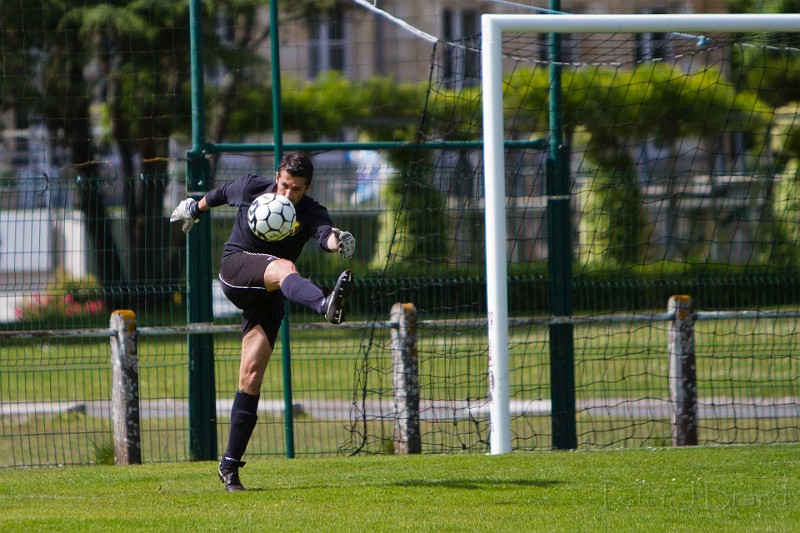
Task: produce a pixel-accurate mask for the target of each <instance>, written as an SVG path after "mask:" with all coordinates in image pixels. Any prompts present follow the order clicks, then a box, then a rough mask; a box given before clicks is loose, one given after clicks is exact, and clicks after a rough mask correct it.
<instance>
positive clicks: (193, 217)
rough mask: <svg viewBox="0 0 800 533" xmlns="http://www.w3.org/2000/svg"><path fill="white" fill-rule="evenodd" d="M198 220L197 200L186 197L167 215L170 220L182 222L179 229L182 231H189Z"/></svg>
mask: <svg viewBox="0 0 800 533" xmlns="http://www.w3.org/2000/svg"><path fill="white" fill-rule="evenodd" d="M199 220H200V209H199V208H198V207H197V201H196V200H193V199H191V198H187V199H186V200H183V201H182V202H181V203H179V204H178V207H176V208H175V210H174V211H173V212H172V216H170V217H169V221H170V222H183V226H181V229H182V230H183V232H184V233H189V230H191V229H192V226H193V225H194V223H195V222H198V221H199Z"/></svg>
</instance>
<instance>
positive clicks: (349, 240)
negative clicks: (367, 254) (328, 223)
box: [333, 228, 356, 259]
mask: <svg viewBox="0 0 800 533" xmlns="http://www.w3.org/2000/svg"><path fill="white" fill-rule="evenodd" d="M333 234H334V235H336V239H337V240H338V241H339V245H338V246H339V255H341V256H342V257H344V258H345V259H350V258H351V257H353V254H354V253H355V251H356V238H355V237H353V234H352V233H350V232H349V231H342V230H340V229H339V228H333Z"/></svg>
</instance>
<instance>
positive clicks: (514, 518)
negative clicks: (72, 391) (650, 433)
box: [0, 445, 800, 532]
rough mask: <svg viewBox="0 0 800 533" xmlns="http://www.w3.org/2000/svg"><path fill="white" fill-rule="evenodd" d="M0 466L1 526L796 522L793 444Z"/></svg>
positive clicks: (567, 526)
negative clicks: (223, 465)
mask: <svg viewBox="0 0 800 533" xmlns="http://www.w3.org/2000/svg"><path fill="white" fill-rule="evenodd" d="M214 470H215V465H214V464H213V463H209V462H200V463H165V464H147V465H141V466H124V467H123V466H92V467H68V468H35V469H6V470H0V530H2V531H25V532H27V531H80V532H87V531H144V530H147V531H170V532H172V531H215V530H223V531H231V530H237V531H336V532H339V531H454V532H455V531H458V532H464V531H548V532H551V531H653V532H658V531H720V532H730V531H797V530H798V529H800V475H798V474H800V447H798V445H776V446H752V447H744V446H737V447H709V448H691V449H688V448H683V449H637V450H615V451H579V452H541V453H514V454H510V455H505V456H497V457H492V456H484V455H447V456H437V455H424V456H402V457H401V456H373V457H352V458H332V459H296V460H255V461H250V462H249V463H248V465H247V466H246V467H245V468H244V469H243V470H242V481H243V482H244V483H245V486H247V487H248V488H249V489H250V490H248V491H246V492H243V493H237V494H228V493H225V492H224V491H223V489H222V486H221V484H220V483H219V482H218V481H217V479H216V475H215V472H214Z"/></svg>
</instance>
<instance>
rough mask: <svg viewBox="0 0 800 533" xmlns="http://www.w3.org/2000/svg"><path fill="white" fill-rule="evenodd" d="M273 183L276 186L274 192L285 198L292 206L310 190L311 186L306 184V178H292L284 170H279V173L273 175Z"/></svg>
mask: <svg viewBox="0 0 800 533" xmlns="http://www.w3.org/2000/svg"><path fill="white" fill-rule="evenodd" d="M275 182H276V183H277V184H278V189H277V190H276V191H275V192H277V193H278V194H280V195H281V196H285V197H286V198H288V199H289V200H290V201H291V202H292V203H293V204H296V203H297V202H299V201H300V199H301V198H302V197H303V196H305V194H306V192H308V190H309V189H310V188H311V184H310V183H308V180H307V179H306V178H300V177H297V176H292V175H291V174H289V173H288V172H286V171H285V170H281V171H280V173H278V174H276V175H275Z"/></svg>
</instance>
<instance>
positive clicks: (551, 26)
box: [481, 14, 800, 455]
mask: <svg viewBox="0 0 800 533" xmlns="http://www.w3.org/2000/svg"><path fill="white" fill-rule="evenodd" d="M756 31H769V32H776V31H783V32H797V31H800V15H797V14H676V15H664V14H658V15H656V14H652V15H551V14H537V15H483V16H482V17H481V61H482V68H481V76H482V91H483V142H484V158H483V160H484V180H485V191H486V192H485V204H486V213H485V217H486V278H487V318H488V320H487V322H488V354H489V361H488V372H489V401H490V406H489V414H490V426H491V434H490V446H491V450H490V453H491V454H493V455H496V454H504V453H509V452H510V451H511V417H510V409H509V405H510V392H509V389H510V386H509V363H508V287H507V259H506V219H505V196H506V194H505V158H504V153H503V137H504V129H503V66H502V63H503V58H502V38H503V33H643V32H683V33H686V32H709V33H712V32H720V33H721V32H756ZM559 200H561V201H569V200H568V198H567V199H564V198H559Z"/></svg>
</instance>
